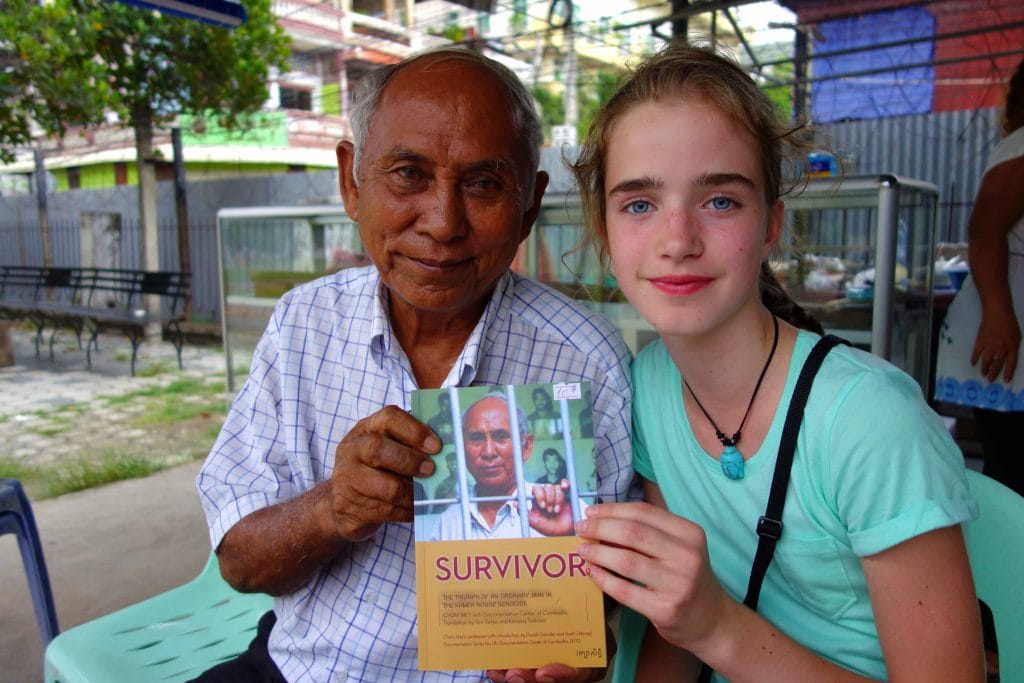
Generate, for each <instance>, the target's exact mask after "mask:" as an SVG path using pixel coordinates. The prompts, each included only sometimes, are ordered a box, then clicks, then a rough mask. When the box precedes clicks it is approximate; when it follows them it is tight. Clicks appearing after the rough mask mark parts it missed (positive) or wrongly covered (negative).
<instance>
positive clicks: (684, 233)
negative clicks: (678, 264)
mask: <svg viewBox="0 0 1024 683" xmlns="http://www.w3.org/2000/svg"><path fill="white" fill-rule="evenodd" d="M660 234H661V242H660V244H659V248H660V250H661V254H662V256H664V257H666V258H670V259H673V260H678V259H682V258H685V257H687V256H696V255H699V254H700V253H701V252H702V251H703V244H702V242H701V236H700V225H699V223H698V221H697V220H696V219H695V217H694V216H693V215H692V214H691V213H690V212H689V211H687V210H685V209H674V210H672V211H669V212H667V213H666V214H665V221H664V224H663V226H662V229H661V232H660Z"/></svg>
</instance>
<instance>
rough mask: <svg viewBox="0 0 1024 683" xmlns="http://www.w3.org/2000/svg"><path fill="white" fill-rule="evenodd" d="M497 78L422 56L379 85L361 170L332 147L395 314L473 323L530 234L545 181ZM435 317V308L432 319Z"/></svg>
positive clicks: (396, 318) (349, 205)
mask: <svg viewBox="0 0 1024 683" xmlns="http://www.w3.org/2000/svg"><path fill="white" fill-rule="evenodd" d="M509 110H510V105H509V102H508V99H507V97H506V96H505V93H504V91H503V90H502V88H501V87H500V86H499V85H498V83H497V80H496V78H495V77H494V76H492V75H491V74H489V73H487V72H486V71H484V70H482V69H481V68H480V67H478V66H475V65H472V64H469V63H465V62H460V61H457V60H454V61H453V60H451V59H448V60H445V59H443V58H441V57H425V58H423V59H421V60H420V61H418V62H415V63H413V64H411V65H409V66H407V67H405V68H404V69H402V70H401V71H399V72H398V73H397V74H395V75H394V76H393V77H392V79H391V80H390V81H389V82H388V84H387V85H386V86H385V88H384V91H383V93H382V94H381V98H380V102H379V104H378V107H377V110H376V113H375V114H374V116H373V118H372V121H371V123H370V128H369V131H368V134H367V139H366V140H365V142H364V146H363V150H362V156H361V158H360V165H359V169H358V180H359V182H358V185H356V184H354V183H347V182H346V181H347V177H346V174H348V177H350V176H351V147H350V146H346V145H348V143H341V144H340V145H339V146H338V161H339V166H340V174H341V177H342V181H341V187H342V194H343V196H344V200H345V209H346V211H348V213H349V215H350V216H351V217H352V218H353V220H355V221H357V222H358V223H359V232H360V236H361V237H362V240H363V244H364V247H365V249H366V252H367V253H368V254H369V256H370V258H371V259H372V260H373V262H374V264H375V265H376V266H377V268H378V270H379V271H380V273H381V277H382V279H383V281H384V284H385V285H386V286H387V287H388V289H389V291H390V295H391V314H392V320H393V322H394V323H395V324H396V325H397V326H399V327H401V325H402V324H403V323H406V322H408V323H411V324H414V323H416V322H417V321H420V320H424V319H426V318H425V316H429V320H430V321H431V322H437V321H440V322H442V324H443V321H444V320H445V319H448V320H453V319H454V320H462V319H466V320H469V319H471V320H473V321H475V320H476V319H477V318H478V317H479V315H480V313H481V312H482V311H483V308H484V306H485V305H486V302H487V300H488V298H489V296H490V293H491V291H492V290H493V288H494V284H495V283H496V281H497V280H498V278H499V277H500V276H501V275H502V274H503V273H504V272H505V271H506V270H507V269H508V267H509V265H510V263H511V262H512V259H513V257H514V256H515V253H516V250H517V248H518V247H519V244H520V242H522V240H524V239H525V238H526V237H527V235H528V234H529V232H530V229H531V227H532V225H533V221H534V219H535V218H536V215H537V210H538V209H539V206H540V197H541V196H542V195H543V193H544V188H545V186H546V184H547V178H546V175H545V174H538V176H537V182H536V185H535V187H534V191H533V194H532V195H530V194H528V191H529V188H530V186H531V184H532V183H531V182H530V181H531V178H530V176H531V174H532V173H533V170H532V169H530V168H529V167H528V166H529V163H528V160H527V154H526V153H525V149H526V145H527V144H528V143H527V141H526V140H524V139H523V138H522V137H521V135H520V134H519V131H518V129H517V127H516V126H514V125H513V122H512V120H511V118H510V116H509ZM438 316H441V317H440V318H439V317H438Z"/></svg>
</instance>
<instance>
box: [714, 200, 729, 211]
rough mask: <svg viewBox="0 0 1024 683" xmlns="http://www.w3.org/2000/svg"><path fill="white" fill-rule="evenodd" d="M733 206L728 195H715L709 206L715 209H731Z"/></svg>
mask: <svg viewBox="0 0 1024 683" xmlns="http://www.w3.org/2000/svg"><path fill="white" fill-rule="evenodd" d="M732 207H733V201H732V200H731V199H729V198H728V197H715V198H714V199H712V200H711V208H712V209H715V210H717V211H724V210H725V209H731V208H732Z"/></svg>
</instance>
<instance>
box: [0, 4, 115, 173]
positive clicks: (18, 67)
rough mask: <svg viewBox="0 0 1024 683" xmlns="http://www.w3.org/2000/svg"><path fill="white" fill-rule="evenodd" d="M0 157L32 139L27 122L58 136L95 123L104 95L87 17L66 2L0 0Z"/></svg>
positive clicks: (8, 155)
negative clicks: (63, 3) (44, 2)
mask: <svg viewBox="0 0 1024 683" xmlns="http://www.w3.org/2000/svg"><path fill="white" fill-rule="evenodd" d="M0 9H2V10H3V11H2V12H0V162H5V163H8V162H11V161H13V160H14V150H15V148H16V147H22V146H28V145H30V144H32V136H31V131H32V123H33V122H35V124H36V125H38V126H39V128H41V129H42V130H43V131H44V132H45V133H47V134H52V135H58V136H61V135H63V134H64V133H65V132H66V130H67V127H68V126H69V125H87V124H90V123H97V122H99V121H100V120H101V117H102V107H103V102H104V98H105V96H106V94H107V82H106V80H105V78H104V68H103V65H102V64H100V63H99V62H98V61H97V60H96V59H94V58H93V57H92V55H95V54H96V43H95V40H94V36H95V32H94V31H92V30H91V28H90V27H89V26H88V24H87V22H88V17H87V16H85V15H84V14H82V13H79V12H77V11H74V10H71V9H69V7H68V6H66V5H57V4H48V5H39V4H36V3H35V2H32V1H31V0H10V1H6V2H0Z"/></svg>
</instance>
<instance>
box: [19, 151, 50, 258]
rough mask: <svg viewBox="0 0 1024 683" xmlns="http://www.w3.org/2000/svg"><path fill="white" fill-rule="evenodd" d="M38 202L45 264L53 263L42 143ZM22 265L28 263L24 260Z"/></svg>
mask: <svg viewBox="0 0 1024 683" xmlns="http://www.w3.org/2000/svg"><path fill="white" fill-rule="evenodd" d="M33 152H34V153H35V161H36V202H37V205H38V207H39V237H40V238H41V240H42V243H43V265H44V266H46V267H47V268H49V267H50V266H52V265H53V247H52V246H51V244H50V214H49V211H48V210H47V208H46V164H45V163H43V148H42V145H40V146H38V147H36V148H35V149H34V150H33ZM22 265H28V264H27V263H24V262H22Z"/></svg>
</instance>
